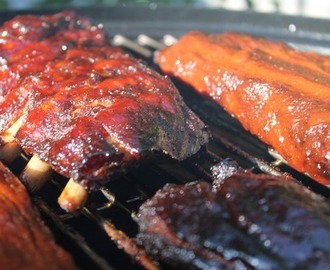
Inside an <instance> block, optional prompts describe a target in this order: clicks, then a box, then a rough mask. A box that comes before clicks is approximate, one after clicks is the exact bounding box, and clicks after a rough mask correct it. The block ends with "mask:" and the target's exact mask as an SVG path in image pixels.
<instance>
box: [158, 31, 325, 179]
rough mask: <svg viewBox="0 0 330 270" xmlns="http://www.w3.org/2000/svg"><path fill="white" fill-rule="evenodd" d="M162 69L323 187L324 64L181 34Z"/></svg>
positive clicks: (263, 43)
mask: <svg viewBox="0 0 330 270" xmlns="http://www.w3.org/2000/svg"><path fill="white" fill-rule="evenodd" d="M156 62H157V63H158V64H159V65H160V67H161V69H162V70H163V71H164V72H165V73H167V74H171V75H173V76H175V77H178V78H179V79H181V80H182V81H184V82H186V83H188V84H190V85H191V86H193V87H194V89H196V91H198V92H200V93H202V94H204V95H207V96H209V97H211V98H213V99H214V100H215V101H216V102H218V103H219V104H220V105H221V106H223V107H224V108H225V109H226V110H227V111H228V112H229V113H230V114H232V115H233V116H234V117H236V118H237V119H238V120H239V121H240V122H241V123H242V125H243V126H244V127H245V128H246V129H247V130H249V131H250V132H251V133H253V134H255V135H257V136H258V137H259V138H260V139H261V140H263V141H264V142H265V143H267V144H269V145H270V146H271V147H273V148H274V149H275V150H276V151H277V152H278V153H279V154H280V155H281V156H282V157H283V158H284V159H285V160H286V161H287V162H288V163H289V164H290V165H291V166H292V167H294V168H295V169H297V170H298V171H301V172H303V173H307V174H309V175H310V176H311V177H312V178H314V179H315V180H317V181H318V182H320V183H323V184H330V90H329V85H330V76H329V71H330V58H329V57H328V56H322V55H318V54H316V53H311V52H310V53H308V52H299V51H297V50H295V49H293V48H291V47H289V46H287V45H285V44H283V43H279V42H274V41H268V40H265V39H261V38H254V37H251V36H248V35H244V34H237V33H224V34H221V35H207V34H203V33H200V32H192V33H189V34H186V35H185V36H183V37H182V39H181V40H180V41H179V42H178V43H177V44H176V45H174V46H172V47H170V48H168V49H165V50H163V51H161V52H160V53H159V54H158V56H157V58H156Z"/></svg>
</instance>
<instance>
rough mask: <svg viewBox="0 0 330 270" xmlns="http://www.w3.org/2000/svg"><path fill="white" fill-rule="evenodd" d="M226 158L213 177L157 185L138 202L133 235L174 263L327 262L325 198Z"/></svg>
mask: <svg viewBox="0 0 330 270" xmlns="http://www.w3.org/2000/svg"><path fill="white" fill-rule="evenodd" d="M230 163H231V162H228V161H227V162H225V163H222V164H219V165H216V166H214V167H213V168H212V169H213V175H214V178H215V180H214V182H213V184H210V183H208V182H205V181H196V182H192V183H188V184H186V185H177V184H167V185H166V186H165V187H164V188H163V189H161V190H159V191H157V192H156V194H155V195H154V196H153V197H152V198H151V199H149V200H148V201H146V202H145V203H144V204H143V205H142V206H141V207H140V210H139V214H138V223H139V228H140V232H139V234H138V235H137V241H138V243H140V244H142V245H143V246H144V247H145V249H146V250H147V252H148V253H149V254H150V255H151V256H154V258H156V259H159V260H161V261H163V262H166V263H168V264H170V265H172V266H173V267H174V268H175V269H262V270H274V269H320V270H321V269H327V268H329V266H330V259H329V258H330V244H329V240H330V218H329V213H330V210H329V203H328V201H327V200H326V199H325V198H324V197H321V196H319V195H316V194H314V193H312V192H311V191H309V190H308V189H307V188H305V187H304V186H302V185H300V184H298V183H297V182H295V181H293V180H291V179H290V178H287V177H284V176H281V177H277V176H276V177H275V176H270V175H266V174H258V175H257V174H253V173H250V172H247V171H243V170H236V168H234V169H233V165H232V164H230ZM219 176H221V177H219Z"/></svg>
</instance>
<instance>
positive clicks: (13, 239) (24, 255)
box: [0, 163, 76, 270]
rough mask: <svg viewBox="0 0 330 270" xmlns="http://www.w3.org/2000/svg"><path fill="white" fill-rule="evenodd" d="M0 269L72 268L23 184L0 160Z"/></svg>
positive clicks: (71, 260) (68, 256)
mask: <svg viewBox="0 0 330 270" xmlns="http://www.w3.org/2000/svg"><path fill="white" fill-rule="evenodd" d="M0 205H1V207H0V227H1V230H0V269H7V270H11V269H12V270H16V269H31V270H38V269H39V270H44V269H53V270H56V269H58V270H60V269H63V270H72V269H76V266H75V264H74V262H73V259H72V258H71V256H70V255H69V253H67V252H66V251H65V250H64V249H62V248H61V247H59V246H58V245H57V244H56V243H55V240H54V237H53V235H52V234H51V232H50V231H49V229H48V228H47V227H46V225H45V224H44V223H43V221H42V220H41V217H40V215H39V212H38V211H37V209H36V207H35V206H34V204H33V203H32V201H31V200H30V197H29V194H28V192H27V190H26V188H25V187H24V185H23V184H22V183H21V182H20V181H19V180H18V179H17V178H16V176H14V175H13V174H12V173H11V172H10V170H9V169H7V168H6V167H5V166H4V165H3V164H2V163H0Z"/></svg>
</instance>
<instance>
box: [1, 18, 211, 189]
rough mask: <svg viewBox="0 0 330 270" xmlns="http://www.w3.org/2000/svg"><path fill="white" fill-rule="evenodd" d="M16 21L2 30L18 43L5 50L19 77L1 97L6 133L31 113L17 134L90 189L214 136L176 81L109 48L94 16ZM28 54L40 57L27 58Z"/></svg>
mask: <svg viewBox="0 0 330 270" xmlns="http://www.w3.org/2000/svg"><path fill="white" fill-rule="evenodd" d="M13 20H14V21H13V22H11V23H7V24H6V25H5V26H4V27H5V28H4V29H3V32H10V31H13V32H14V34H13V36H14V37H12V35H10V38H8V40H9V41H8V44H11V43H10V42H11V40H12V39H14V40H15V42H14V44H13V45H11V46H9V45H8V46H7V47H5V48H3V49H2V55H3V58H2V59H3V62H4V63H5V68H4V70H5V71H4V72H3V73H2V74H1V75H2V76H4V78H7V77H9V79H8V80H9V81H10V79H11V77H10V76H8V73H9V74H12V73H13V74H14V75H13V76H14V79H16V78H17V77H18V80H16V81H15V80H14V83H12V82H11V81H10V83H8V86H7V88H5V89H7V90H5V91H4V93H3V98H2V104H1V117H2V118H1V123H2V125H1V126H2V132H3V134H5V133H6V132H8V128H9V127H10V124H13V123H14V122H15V121H16V120H17V119H21V117H23V118H24V120H25V123H24V124H22V125H20V126H19V129H18V132H17V134H16V137H15V140H16V141H17V142H18V143H19V144H20V145H21V146H22V148H23V150H25V152H26V153H28V154H36V155H38V156H39V158H40V159H41V160H43V161H45V162H48V163H49V164H51V166H52V167H53V168H54V169H55V170H56V171H57V172H59V173H62V174H63V175H64V176H67V177H70V178H73V179H74V180H76V181H78V182H80V183H82V184H83V185H85V187H87V188H89V187H92V186H94V184H95V183H97V182H99V181H103V180H106V179H107V177H108V176H109V175H111V174H113V173H114V172H119V171H123V170H124V169H125V168H126V167H127V165H132V164H134V163H135V162H136V161H138V160H141V159H142V158H144V157H147V156H149V155H151V154H153V153H162V154H166V155H168V156H170V157H172V158H175V159H179V160H182V159H184V158H186V157H188V156H191V155H193V154H195V153H196V152H197V151H198V150H199V149H200V148H201V146H202V145H203V144H205V143H206V142H207V140H208V133H207V131H206V129H205V125H204V123H202V122H201V121H200V120H199V119H198V117H197V116H196V115H195V114H194V113H193V112H192V111H191V110H190V109H189V108H188V107H187V106H186V105H185V104H184V102H183V99H182V98H181V96H180V94H179V92H178V90H177V89H176V88H175V87H174V85H173V84H172V83H171V82H170V81H169V79H167V78H165V77H163V76H161V75H159V74H158V73H156V72H155V71H153V70H151V69H150V68H148V67H147V66H146V65H145V64H144V63H142V62H141V61H139V60H137V59H135V58H133V57H132V56H130V55H129V54H127V53H126V52H124V51H123V50H121V49H120V48H115V47H112V46H110V45H109V44H108V43H107V41H106V39H105V36H106V34H105V32H104V30H102V29H101V28H98V27H95V26H92V24H91V23H90V22H88V21H87V19H84V18H81V17H79V16H77V15H75V14H74V13H73V14H72V13H69V14H67V13H60V14H58V15H51V16H50V17H48V16H42V17H38V18H35V17H31V16H28V17H19V18H18V19H13ZM17 21H18V22H17ZM24 23H25V25H24ZM17 24H18V26H19V28H20V30H19V31H18V33H16V32H15V31H14V30H13V29H12V28H14V29H16V28H17V27H16V28H15V25H17ZM8 25H9V26H11V28H10V27H9V26H8ZM44 25H46V27H45V26H44ZM49 25H50V26H49ZM8 27H9V29H10V31H9V30H6V29H7V28H8ZM40 28H41V29H40ZM44 28H45V29H44ZM49 28H50V29H51V31H49ZM25 30H26V31H27V33H30V32H31V33H30V34H29V35H28V34H27V35H26V38H25V36H23V37H22V36H21V35H20V34H21V32H23V33H25ZM45 32H46V34H45ZM30 36H32V37H30ZM23 38H24V40H25V39H26V40H27V41H26V42H25V41H24V42H22V43H23V44H21V43H20V42H21V40H22V39H23ZM29 38H30V40H29ZM16 39H17V40H18V41H17V40H16ZM16 42H17V43H18V44H19V45H17V43H16ZM5 43H6V42H5ZM12 47H14V48H16V47H19V50H18V49H12ZM33 48H34V49H33ZM45 48H48V49H47V51H46V50H45ZM22 50H23V52H22ZM0 53H1V51H0ZM26 54H27V55H28V57H29V56H31V58H32V59H27V58H23V60H22V61H21V60H19V58H22V55H26ZM13 59H16V60H15V61H14V60H13ZM27 63H29V64H27ZM30 63H31V64H30ZM5 82H6V79H4V83H5ZM2 105H3V107H2ZM7 119H8V120H7ZM8 123H10V124H8Z"/></svg>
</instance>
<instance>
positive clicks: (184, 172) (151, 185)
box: [11, 35, 330, 270]
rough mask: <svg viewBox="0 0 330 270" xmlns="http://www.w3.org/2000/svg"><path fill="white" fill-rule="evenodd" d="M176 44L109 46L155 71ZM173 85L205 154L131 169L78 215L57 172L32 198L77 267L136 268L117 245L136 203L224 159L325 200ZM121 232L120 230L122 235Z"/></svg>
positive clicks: (216, 112)
mask: <svg viewBox="0 0 330 270" xmlns="http://www.w3.org/2000/svg"><path fill="white" fill-rule="evenodd" d="M175 42H176V39H175V38H174V37H172V36H169V35H166V36H164V37H162V39H161V40H157V39H153V38H151V37H149V36H146V35H139V36H137V37H136V39H128V38H127V37H125V36H121V35H116V36H114V37H113V38H112V39H111V43H112V44H113V45H115V46H120V47H122V48H124V49H126V50H127V51H129V52H131V53H132V54H133V55H135V56H137V57H139V58H141V59H143V60H144V61H146V62H147V63H148V65H149V66H152V67H154V68H155V69H157V67H156V66H155V65H154V64H153V62H152V57H153V54H154V52H155V51H156V50H158V49H161V48H164V47H165V46H169V45H171V44H173V43H175ZM175 84H176V85H177V87H178V89H179V90H180V92H181V93H182V95H183V97H184V99H185V101H186V103H187V104H188V106H190V107H191V108H192V109H193V110H194V111H195V112H196V113H197V114H198V115H199V116H200V117H201V119H202V120H203V121H205V123H206V124H207V125H208V126H209V128H210V130H211V133H212V136H213V139H212V140H211V142H210V143H209V145H208V146H207V149H205V151H204V152H202V153H199V154H197V155H196V156H194V157H192V158H189V159H188V160H185V161H183V162H175V161H172V160H166V161H162V162H160V163H159V162H158V161H153V162H151V164H148V165H142V166H140V167H139V168H136V169H133V170H132V171H131V172H129V173H128V174H127V175H125V176H123V177H121V178H120V179H114V180H113V181H111V182H109V183H108V184H107V185H106V186H105V187H102V188H101V189H100V190H99V191H96V192H95V193H93V194H91V196H90V198H89V200H88V203H87V205H86V207H85V208H84V209H83V210H82V212H81V213H79V214H74V215H73V214H67V213H65V212H64V211H63V210H61V209H60V208H59V206H58V205H57V202H56V200H57V197H58V195H59V194H60V191H61V190H62V189H63V187H64V185H65V183H66V181H67V179H65V178H63V177H62V176H60V175H58V174H56V173H54V175H53V179H52V181H50V182H49V183H47V184H46V185H45V186H44V187H43V188H42V190H41V191H40V192H38V194H37V195H34V201H35V202H36V204H37V206H38V207H39V209H40V210H41V212H42V215H43V217H44V218H45V221H46V223H47V224H48V225H49V226H50V228H51V229H52V230H53V232H54V234H55V236H56V237H57V240H58V242H59V243H60V244H62V245H63V246H64V247H65V248H67V249H68V250H69V251H70V252H71V253H72V255H73V256H74V257H75V259H76V262H77V264H78V266H79V267H81V269H100V270H108V269H137V268H140V266H139V263H137V262H135V261H134V260H133V259H132V258H131V257H130V256H128V255H127V252H128V253H129V252H131V253H132V251H131V250H130V251H128V250H126V251H125V250H123V249H120V248H118V246H119V247H123V242H125V241H130V237H131V238H134V236H135V234H136V233H137V230H138V228H137V225H136V223H135V221H134V220H135V213H136V211H137V210H138V207H139V206H140V205H141V203H142V202H144V201H145V200H146V199H147V198H150V197H151V196H152V195H153V194H154V193H155V192H156V191H157V190H158V189H159V188H161V187H162V186H164V185H165V184H166V183H169V182H170V183H186V182H189V181H194V180H197V179H201V178H203V179H205V180H208V181H211V175H210V171H209V168H210V166H212V165H213V164H215V163H217V162H218V161H220V160H222V159H224V158H227V157H230V158H233V159H234V160H236V161H238V163H239V164H240V165H241V166H242V167H244V168H247V169H250V170H252V171H254V172H256V173H258V172H265V173H269V174H273V175H280V174H283V173H286V172H289V173H291V174H292V175H293V176H295V177H296V178H297V179H298V180H299V181H301V182H303V184H305V185H307V186H309V187H311V188H312V189H313V190H314V191H316V192H318V193H321V194H322V195H324V196H326V197H328V198H329V197H330V192H329V190H328V189H327V188H326V187H323V186H321V185H319V184H317V183H316V182H314V181H313V180H311V179H309V178H308V177H307V176H305V175H302V174H299V173H298V172H296V171H294V170H293V169H292V168H290V167H289V166H287V164H285V162H284V161H283V160H281V159H280V157H278V156H276V155H275V154H274V153H273V152H272V151H269V149H268V148H267V146H266V145H264V144H263V143H262V142H260V141H259V140H258V139H257V138H255V137H254V136H252V135H250V134H249V133H248V132H246V131H244V130H243V128H242V127H241V126H240V124H239V123H238V122H237V121H236V120H235V119H233V118H232V117H230V116H229V115H228V114H226V113H225V112H224V111H223V110H222V109H221V108H219V107H218V106H217V105H216V104H214V103H213V102H212V101H210V100H207V99H204V98H202V97H200V96H199V95H198V94H196V93H194V92H193V91H191V89H189V87H188V86H186V85H182V84H181V83H179V82H175ZM27 161H28V158H27V157H26V156H24V155H21V157H20V158H19V159H18V160H15V161H14V163H13V164H12V165H11V169H12V170H13V171H16V172H17V174H18V173H19V172H20V171H21V170H22V168H23V167H24V166H25V164H26V163H27ZM116 228H117V229H116ZM118 230H120V231H118ZM120 232H125V235H126V236H125V235H124V236H123V235H122V234H120ZM118 234H120V235H119V236H118ZM125 237H127V238H126V240H125ZM113 238H115V239H113ZM116 238H117V239H116ZM123 239H124V241H123ZM133 253H134V252H133ZM141 268H142V267H141Z"/></svg>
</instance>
